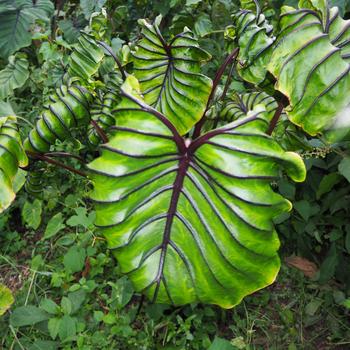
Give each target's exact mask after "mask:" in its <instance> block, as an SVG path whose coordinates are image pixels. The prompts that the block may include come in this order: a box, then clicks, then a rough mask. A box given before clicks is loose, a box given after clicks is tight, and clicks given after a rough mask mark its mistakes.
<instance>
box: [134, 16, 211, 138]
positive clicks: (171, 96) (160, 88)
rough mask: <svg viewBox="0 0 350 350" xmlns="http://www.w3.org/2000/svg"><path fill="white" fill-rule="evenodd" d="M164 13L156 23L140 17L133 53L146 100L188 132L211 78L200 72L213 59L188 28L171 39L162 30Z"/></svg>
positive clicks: (204, 101)
mask: <svg viewBox="0 0 350 350" xmlns="http://www.w3.org/2000/svg"><path fill="white" fill-rule="evenodd" d="M160 21H161V16H158V17H157V18H156V20H155V22H154V23H153V24H149V23H148V22H147V21H146V20H139V24H140V26H141V34H142V38H141V39H140V40H139V41H138V43H137V45H136V48H135V50H134V52H133V53H132V54H133V62H134V74H135V76H136V77H137V79H138V80H139V81H140V86H141V91H142V93H143V95H144V98H145V102H146V103H147V104H149V105H150V106H152V107H154V108H155V109H157V110H158V111H159V112H161V113H163V114H164V115H166V117H167V118H168V119H169V120H170V121H171V122H172V123H173V124H174V125H175V126H176V128H177V129H178V131H179V133H180V134H181V135H184V134H186V133H187V132H188V131H189V130H190V129H191V128H192V127H193V126H194V125H195V124H196V123H197V122H198V121H199V120H200V118H201V117H202V115H203V113H204V110H205V107H206V104H207V101H208V98H209V95H210V91H211V87H212V81H211V80H210V79H209V78H207V77H206V76H204V75H202V74H200V68H201V64H202V63H203V62H206V61H207V60H209V59H210V57H211V56H210V55H209V54H208V53H207V52H205V51H204V50H202V49H201V48H200V47H199V45H198V42H197V40H196V39H195V38H194V35H193V33H192V32H191V31H189V30H188V29H186V30H185V32H183V33H181V34H179V35H176V36H175V37H174V38H173V39H172V40H171V41H170V42H169V43H167V42H166V41H165V39H164V38H163V36H162V34H161V33H160V31H159V24H160Z"/></svg>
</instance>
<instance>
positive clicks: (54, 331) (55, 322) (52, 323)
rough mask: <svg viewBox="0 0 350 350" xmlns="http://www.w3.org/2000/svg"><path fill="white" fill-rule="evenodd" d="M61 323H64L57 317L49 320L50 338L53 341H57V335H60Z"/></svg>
mask: <svg viewBox="0 0 350 350" xmlns="http://www.w3.org/2000/svg"><path fill="white" fill-rule="evenodd" d="M61 322H62V320H61V319H60V318H57V317H54V318H50V319H49V322H48V324H47V327H48V329H49V334H50V337H51V338H52V339H53V340H55V339H56V337H57V335H58V331H59V329H60V327H61Z"/></svg>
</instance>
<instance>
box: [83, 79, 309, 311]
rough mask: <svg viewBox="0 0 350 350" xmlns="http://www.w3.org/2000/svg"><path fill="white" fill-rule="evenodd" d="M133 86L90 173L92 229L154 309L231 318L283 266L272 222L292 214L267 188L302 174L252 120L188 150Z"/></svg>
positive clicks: (213, 134)
mask: <svg viewBox="0 0 350 350" xmlns="http://www.w3.org/2000/svg"><path fill="white" fill-rule="evenodd" d="M131 85H132V86H134V88H135V86H137V84H136V83H135V81H134V78H133V77H129V78H128V79H127V82H126V83H125V85H124V87H123V93H122V95H123V96H124V98H123V100H122V103H121V106H119V110H118V109H117V110H116V121H117V122H116V130H117V132H116V133H115V134H113V136H112V138H111V140H110V142H109V143H108V144H106V145H103V146H102V156H101V157H100V158H98V159H96V160H95V161H93V162H92V163H90V164H89V168H90V170H91V175H90V177H91V178H92V180H93V182H94V185H95V188H94V191H93V192H92V194H91V198H92V199H93V200H94V201H95V207H96V211H97V218H96V225H97V227H99V228H100V229H101V231H102V232H103V234H104V235H105V237H106V238H107V241H108V243H109V246H110V248H112V249H114V253H115V255H116V257H117V259H118V261H119V263H120V266H121V270H122V272H123V273H127V274H128V276H129V278H130V279H131V281H132V282H133V285H134V287H135V289H136V290H137V291H142V292H143V293H144V294H146V295H147V296H148V297H149V298H150V299H151V300H153V301H156V302H159V303H172V304H175V305H182V304H186V303H190V302H194V301H201V302H204V303H213V304H218V305H220V306H221V307H224V308H231V307H233V306H234V305H236V304H238V303H239V302H240V301H241V300H242V298H243V297H244V296H245V295H247V294H250V293H253V292H254V291H256V290H258V289H260V288H263V287H265V286H267V285H269V284H271V283H272V282H273V281H274V279H275V277H276V274H277V272H278V269H279V264H280V263H279V257H278V254H277V250H278V248H279V240H278V237H277V235H276V232H275V230H274V228H273V223H272V219H273V218H274V217H276V216H278V215H279V214H280V213H282V212H285V211H289V210H290V209H291V204H290V203H289V201H287V200H285V199H284V198H282V197H281V196H280V195H278V194H276V193H275V192H273V191H272V189H271V186H270V181H271V180H272V179H275V178H278V177H279V176H280V175H279V174H280V170H282V169H283V168H284V169H286V170H287V172H288V173H290V175H291V176H292V177H293V178H294V179H297V180H298V181H299V180H303V179H304V178H305V167H304V164H303V162H302V160H301V159H300V157H299V158H298V156H297V155H293V156H291V155H290V154H288V153H285V152H284V151H283V150H282V149H281V147H280V146H278V144H277V143H276V142H275V141H274V140H273V139H272V138H271V137H269V136H267V135H265V134H264V133H263V132H262V131H261V129H262V125H265V123H263V122H262V121H261V120H259V119H257V118H256V117H248V118H245V119H243V120H239V121H237V122H234V123H231V124H228V125H227V126H225V127H223V128H221V129H217V130H214V131H212V132H209V133H208V134H204V135H203V136H202V137H200V138H199V139H197V140H195V141H193V142H192V143H191V144H189V145H188V144H186V143H185V141H184V140H183V139H182V138H180V139H179V138H178V136H179V135H178V134H176V132H175V131H176V130H175V131H174V129H172V128H171V124H169V125H168V127H165V126H166V125H167V124H166V123H168V122H167V120H166V119H165V118H164V116H162V115H159V113H158V112H156V111H154V109H152V108H151V107H148V106H146V105H145V104H144V103H143V102H142V101H139V100H135V97H134V96H133V95H130V91H132V86H131ZM169 129H171V130H172V132H173V136H172V137H171V136H170V137H169V134H168V133H169ZM155 130H157V131H155ZM140 135H142V139H143V142H142V146H140V144H139V143H138V142H139V141H138V140H139V138H140ZM252 149H254V152H253V151H252ZM207 213H211V215H210V220H209V219H208V215H207ZM180 276H181V277H180Z"/></svg>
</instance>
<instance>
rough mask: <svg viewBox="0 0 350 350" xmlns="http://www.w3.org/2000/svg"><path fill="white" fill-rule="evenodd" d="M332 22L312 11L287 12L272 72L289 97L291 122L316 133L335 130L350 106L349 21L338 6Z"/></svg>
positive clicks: (270, 68) (278, 86)
mask: <svg viewBox="0 0 350 350" xmlns="http://www.w3.org/2000/svg"><path fill="white" fill-rule="evenodd" d="M328 17H329V18H328V20H327V23H326V24H325V27H324V23H323V22H322V20H321V18H320V15H319V13H318V12H316V11H314V10H311V9H299V10H295V9H294V8H290V7H283V8H282V15H281V20H280V27H281V30H280V33H279V35H278V39H277V40H276V42H275V44H274V47H273V51H272V56H271V60H270V62H269V64H268V69H269V71H270V72H271V73H272V74H273V75H274V76H275V77H276V79H277V83H276V86H275V87H276V89H277V90H279V91H281V92H282V93H283V94H284V95H286V96H287V97H288V99H289V102H290V106H289V107H288V108H287V109H286V111H287V114H288V117H289V119H290V120H291V121H292V122H293V123H294V124H296V125H299V126H301V127H302V128H303V129H304V130H305V131H306V132H307V133H309V134H310V135H316V134H318V133H320V132H322V131H324V130H325V129H328V128H330V127H331V126H332V124H333V123H334V122H335V120H336V118H337V114H338V113H339V112H341V111H342V110H343V109H344V108H345V107H346V106H347V105H348V104H349V103H350V94H349V93H348V91H349V89H350V74H349V72H350V65H349V57H348V52H349V51H348V50H350V45H349V43H350V42H349V41H347V39H348V37H349V30H348V28H349V25H348V23H349V22H345V21H343V20H342V19H341V18H339V16H338V13H337V10H336V9H335V8H333V9H332V11H330V16H328Z"/></svg>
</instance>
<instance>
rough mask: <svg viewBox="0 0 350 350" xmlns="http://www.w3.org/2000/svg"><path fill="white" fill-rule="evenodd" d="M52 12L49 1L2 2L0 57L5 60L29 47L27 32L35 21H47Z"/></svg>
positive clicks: (11, 0)
mask: <svg viewBox="0 0 350 350" xmlns="http://www.w3.org/2000/svg"><path fill="white" fill-rule="evenodd" d="M53 12H54V5H53V3H52V1H50V0H37V1H32V0H4V1H2V2H1V4H0V23H1V27H0V56H1V57H4V58H7V57H8V56H10V55H11V54H13V53H14V52H15V51H17V50H19V49H21V48H22V47H25V46H29V45H30V44H31V41H32V35H31V33H30V31H29V29H30V27H31V25H32V24H33V23H34V21H35V20H36V19H41V20H43V21H49V19H50V17H51V15H52V14H53Z"/></svg>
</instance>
